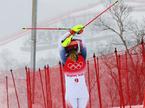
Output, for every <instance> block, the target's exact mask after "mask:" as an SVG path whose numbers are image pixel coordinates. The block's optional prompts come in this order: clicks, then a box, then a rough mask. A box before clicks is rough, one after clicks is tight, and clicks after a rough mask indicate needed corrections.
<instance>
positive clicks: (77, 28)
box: [71, 24, 84, 34]
mask: <svg viewBox="0 0 145 108" xmlns="http://www.w3.org/2000/svg"><path fill="white" fill-rule="evenodd" d="M83 29H84V26H83V25H82V24H78V25H75V26H73V27H72V28H71V31H72V32H74V33H77V34H80V33H82V32H83Z"/></svg>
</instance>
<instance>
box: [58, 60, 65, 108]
mask: <svg viewBox="0 0 145 108" xmlns="http://www.w3.org/2000/svg"><path fill="white" fill-rule="evenodd" d="M59 69H60V79H61V91H62V101H63V108H66V104H65V94H64V91H65V90H64V82H63V80H64V77H63V72H62V65H61V62H59Z"/></svg>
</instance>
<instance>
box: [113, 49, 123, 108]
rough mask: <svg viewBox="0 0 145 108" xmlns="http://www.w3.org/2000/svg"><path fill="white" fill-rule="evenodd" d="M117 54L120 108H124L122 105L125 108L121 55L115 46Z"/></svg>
mask: <svg viewBox="0 0 145 108" xmlns="http://www.w3.org/2000/svg"><path fill="white" fill-rule="evenodd" d="M115 56H116V63H117V69H118V77H119V94H120V108H122V106H123V108H125V104H124V96H123V89H122V77H121V60H120V55H118V54H117V49H116V48H115Z"/></svg>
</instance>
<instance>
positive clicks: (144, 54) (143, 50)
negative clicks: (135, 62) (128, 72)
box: [141, 38, 145, 62]
mask: <svg viewBox="0 0 145 108" xmlns="http://www.w3.org/2000/svg"><path fill="white" fill-rule="evenodd" d="M141 45H142V56H143V61H144V62H145V47H144V40H143V38H142V42H141Z"/></svg>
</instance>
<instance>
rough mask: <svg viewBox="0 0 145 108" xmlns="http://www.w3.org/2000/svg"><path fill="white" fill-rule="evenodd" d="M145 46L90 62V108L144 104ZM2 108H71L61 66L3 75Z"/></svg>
mask: <svg viewBox="0 0 145 108" xmlns="http://www.w3.org/2000/svg"><path fill="white" fill-rule="evenodd" d="M144 45H145V44H144V43H142V44H140V45H138V46H135V47H133V48H131V49H129V50H128V51H125V52H118V51H117V49H115V52H114V53H112V54H108V55H102V56H99V57H96V56H95V54H94V56H93V57H92V58H90V59H88V61H87V68H86V74H85V75H86V82H87V86H88V90H89V97H90V99H89V102H88V108H96V107H97V108H109V107H115V106H120V108H123V107H124V106H125V105H129V106H130V108H131V106H132V105H136V104H143V101H144V91H145V48H144ZM0 90H1V91H0V92H1V93H2V94H1V97H2V99H1V98H0V102H1V103H0V104H1V105H2V108H68V106H66V105H65V99H64V95H65V83H64V76H63V69H62V66H61V63H59V65H58V66H54V67H49V66H48V65H47V66H45V67H44V69H39V70H38V71H37V72H31V71H30V69H29V68H27V67H26V68H25V70H11V71H10V73H6V74H1V75H0Z"/></svg>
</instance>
